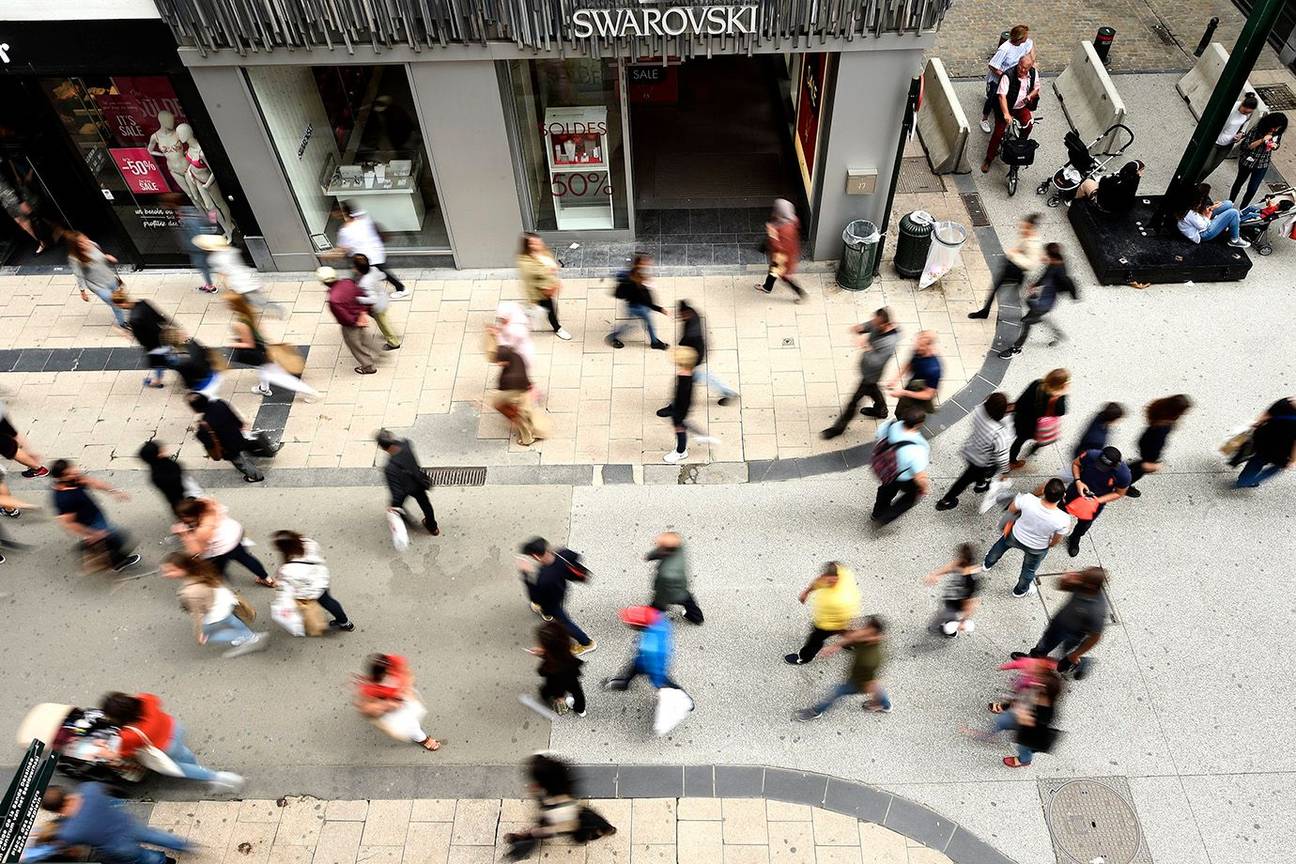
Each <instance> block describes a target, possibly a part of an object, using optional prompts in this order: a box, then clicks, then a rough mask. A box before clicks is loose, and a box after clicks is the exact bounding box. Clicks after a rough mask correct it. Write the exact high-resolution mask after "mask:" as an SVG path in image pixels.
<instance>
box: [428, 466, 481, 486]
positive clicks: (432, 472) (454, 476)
mask: <svg viewBox="0 0 1296 864" xmlns="http://www.w3.org/2000/svg"><path fill="white" fill-rule="evenodd" d="M423 473H424V474H426V475H427V478H428V479H429V480H431V481H432V485H433V486H485V485H486V469H485V468H424V469H423Z"/></svg>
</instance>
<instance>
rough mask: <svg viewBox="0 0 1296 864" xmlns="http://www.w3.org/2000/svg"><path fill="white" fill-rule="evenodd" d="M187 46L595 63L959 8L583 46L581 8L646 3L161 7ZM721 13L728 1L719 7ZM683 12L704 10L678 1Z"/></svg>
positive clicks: (177, 2)
mask: <svg viewBox="0 0 1296 864" xmlns="http://www.w3.org/2000/svg"><path fill="white" fill-rule="evenodd" d="M154 2H156V3H157V7H158V10H159V11H160V12H161V14H162V18H163V19H164V20H165V21H166V22H167V23H168V24H169V25H170V26H171V30H172V32H173V33H174V34H175V38H176V41H177V42H178V43H179V44H181V45H186V46H192V47H195V48H197V49H199V51H200V52H202V53H203V54H204V55H206V54H207V53H208V52H209V51H219V50H222V49H231V50H234V51H237V52H238V53H239V54H248V53H251V52H257V51H266V50H271V49H274V48H289V49H292V48H315V47H320V48H329V49H333V48H345V49H346V50H347V51H348V52H350V53H354V51H355V46H356V45H367V46H369V47H371V48H373V49H374V50H375V51H379V50H384V49H389V48H397V47H408V48H410V49H412V50H415V51H421V50H423V49H425V48H442V47H445V46H447V45H450V44H455V43H457V44H479V45H485V44H487V43H489V42H511V43H513V44H514V45H515V46H516V47H518V48H529V49H533V50H536V51H552V52H556V53H558V54H560V55H567V54H576V55H580V54H584V53H587V52H588V53H589V54H590V55H592V56H595V57H602V56H625V57H694V56H702V57H706V56H710V55H711V54H712V53H726V54H728V53H750V52H751V50H752V49H753V48H754V47H756V46H762V45H765V44H767V43H768V44H772V45H773V46H775V47H779V48H782V47H786V48H789V49H791V48H796V47H797V45H798V43H803V44H805V45H806V46H807V47H809V45H810V44H811V43H810V40H811V39H812V38H813V39H816V40H818V41H819V42H820V43H822V42H823V41H824V40H826V39H846V40H851V39H854V38H855V37H856V36H881V35H883V34H887V33H918V32H923V31H928V30H935V29H937V28H939V27H940V24H941V21H942V20H943V19H944V17H945V11H946V10H947V9H948V8H949V5H950V3H951V2H952V0H752V2H751V5H754V6H756V7H757V8H756V28H755V29H756V32H755V33H754V34H740V35H717V36H705V35H704V36H696V35H692V34H689V35H681V36H658V35H650V36H634V35H626V36H620V37H615V38H602V37H591V38H586V39H578V38H577V37H576V35H575V28H574V25H573V23H572V13H574V12H576V11H578V10H580V9H614V10H615V9H636V10H637V9H641V8H642V5H641V3H640V2H639V0H154ZM716 3H717V4H718V5H719V4H720V3H721V0H716ZM678 5H681V6H688V5H702V3H701V0H679V3H678Z"/></svg>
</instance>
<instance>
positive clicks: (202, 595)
mask: <svg viewBox="0 0 1296 864" xmlns="http://www.w3.org/2000/svg"><path fill="white" fill-rule="evenodd" d="M160 572H161V574H162V576H163V577H164V578H167V579H176V580H180V581H181V582H182V583H183V584H182V585H181V586H180V588H179V590H177V591H176V594H177V596H178V597H179V598H180V608H181V609H183V610H184V611H185V612H187V613H189V618H190V620H191V621H192V622H193V634H194V641H195V642H197V643H198V644H199V645H219V646H221V647H224V648H226V649H227V650H226V651H224V652H223V653H222V654H221V656H222V657H238V656H239V655H240V654H248V653H250V652H252V651H260V650H262V649H264V648H266V647H268V645H269V639H270V637H269V636H268V635H267V634H265V633H253V632H252V630H251V629H250V628H249V627H248V626H247V624H245V623H243V620H242V619H241V618H239V617H238V614H237V609H238V605H239V601H238V596H237V595H236V594H235V593H234V592H233V591H231V590H230V588H229V586H227V585H226V584H225V580H224V579H223V578H222V577H221V575H220V573H218V572H217V571H216V569H215V568H214V567H213V566H212V565H211V564H210V563H209V562H207V561H204V560H203V559H201V558H193V557H191V556H189V555H186V554H185V553H183V552H172V553H171V554H170V555H168V556H167V557H165V558H163V559H162V564H161V568H160Z"/></svg>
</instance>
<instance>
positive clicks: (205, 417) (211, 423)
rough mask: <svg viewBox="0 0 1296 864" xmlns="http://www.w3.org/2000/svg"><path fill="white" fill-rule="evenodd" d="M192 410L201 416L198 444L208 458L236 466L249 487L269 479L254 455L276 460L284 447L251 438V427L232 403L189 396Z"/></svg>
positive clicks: (197, 394) (194, 395)
mask: <svg viewBox="0 0 1296 864" xmlns="http://www.w3.org/2000/svg"><path fill="white" fill-rule="evenodd" d="M189 407H190V408H192V409H193V410H194V413H195V414H197V415H198V432H197V435H196V437H197V438H198V441H199V442H200V443H201V444H202V445H203V447H205V448H206V449H207V455H208V456H209V457H210V458H212V459H215V460H217V461H220V460H222V459H225V460H228V461H229V462H231V463H233V465H234V467H235V468H237V469H238V470H239V473H241V474H242V475H243V480H244V481H245V482H248V483H260V482H261V481H262V480H264V479H265V475H264V474H262V473H261V472H260V471H258V470H257V467H256V464H255V463H254V462H253V461H252V459H251V455H252V454H256V455H257V456H273V455H274V454H276V453H278V452H279V448H280V447H282V446H283V445H282V444H271V443H270V442H269V441H267V440H265V439H263V438H259V437H258V438H253V437H249V435H248V428H247V424H246V423H245V422H243V418H242V417H240V416H239V415H238V413H237V412H236V411H235V410H234V408H233V407H232V406H231V405H229V403H227V402H224V401H222V400H220V399H208V398H207V397H206V396H204V395H203V394H201V393H190V394H189Z"/></svg>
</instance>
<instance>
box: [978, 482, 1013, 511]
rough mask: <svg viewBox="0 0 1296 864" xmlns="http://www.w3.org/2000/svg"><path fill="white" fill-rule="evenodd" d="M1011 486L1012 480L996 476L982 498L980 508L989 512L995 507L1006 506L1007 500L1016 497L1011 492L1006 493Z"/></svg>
mask: <svg viewBox="0 0 1296 864" xmlns="http://www.w3.org/2000/svg"><path fill="white" fill-rule="evenodd" d="M1011 486H1012V481H1011V480H1009V479H1008V478H1007V477H996V478H994V479H993V480H991V481H990V488H989V489H987V490H986V491H985V495H984V496H983V497H982V498H981V504H980V507H979V508H978V509H980V511H981V512H982V513H989V512H990V511H991V510H993V509H994V508H995V507H1006V506H1007V501H1010V500H1012V498H1013V497H1016V496H1013V495H1011V493H1009V494H1005V493H1006V492H1007V490H1008V489H1009V487H1011Z"/></svg>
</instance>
